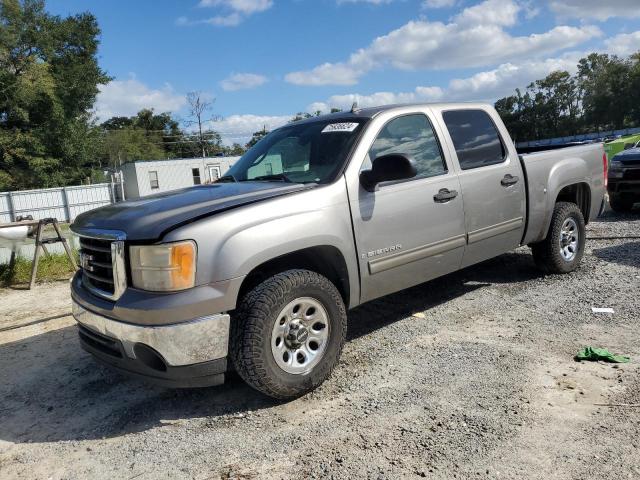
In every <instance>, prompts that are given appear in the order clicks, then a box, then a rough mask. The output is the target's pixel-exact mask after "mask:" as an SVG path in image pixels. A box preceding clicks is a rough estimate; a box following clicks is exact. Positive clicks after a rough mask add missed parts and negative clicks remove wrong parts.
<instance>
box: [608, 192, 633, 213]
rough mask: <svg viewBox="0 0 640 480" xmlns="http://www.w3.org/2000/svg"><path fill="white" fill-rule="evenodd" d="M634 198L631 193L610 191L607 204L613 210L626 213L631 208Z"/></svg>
mask: <svg viewBox="0 0 640 480" xmlns="http://www.w3.org/2000/svg"><path fill="white" fill-rule="evenodd" d="M634 203H635V198H634V197H633V195H629V194H624V193H610V194H609V205H610V206H611V209H612V210H613V211H614V212H618V213H627V212H630V211H631V210H632V209H633V204H634Z"/></svg>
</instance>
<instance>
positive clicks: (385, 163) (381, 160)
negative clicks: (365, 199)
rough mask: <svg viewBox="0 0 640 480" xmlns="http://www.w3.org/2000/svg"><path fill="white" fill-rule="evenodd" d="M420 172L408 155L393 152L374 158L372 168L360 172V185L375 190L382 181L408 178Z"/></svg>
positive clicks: (370, 190) (368, 189)
mask: <svg viewBox="0 0 640 480" xmlns="http://www.w3.org/2000/svg"><path fill="white" fill-rule="evenodd" d="M417 174H418V171H417V170H416V166H415V164H414V163H413V160H411V159H410V158H409V157H408V156H407V155H403V154H401V153H391V154H389V155H383V156H381V157H378V158H376V159H374V160H373V163H372V166H371V170H363V171H362V172H360V185H362V188H364V189H365V190H366V191H368V192H374V191H375V190H376V186H377V185H378V184H379V183H382V182H391V181H394V180H406V179H408V178H413V177H415V176H416V175H417Z"/></svg>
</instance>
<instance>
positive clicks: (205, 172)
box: [122, 157, 240, 200]
mask: <svg viewBox="0 0 640 480" xmlns="http://www.w3.org/2000/svg"><path fill="white" fill-rule="evenodd" d="M239 158H240V157H210V158H179V159H174V160H152V161H137V162H130V163H125V164H124V165H123V166H122V173H123V177H124V195H125V198H126V199H127V200H133V199H136V198H140V197H145V196H147V195H152V194H154V193H159V192H167V191H170V190H177V189H179V188H186V187H191V186H193V185H200V184H203V183H208V182H213V181H215V180H217V179H218V178H220V177H221V176H222V175H224V174H225V173H226V172H227V170H229V168H231V166H232V165H233V164H234V163H235V162H236V160H238V159H239Z"/></svg>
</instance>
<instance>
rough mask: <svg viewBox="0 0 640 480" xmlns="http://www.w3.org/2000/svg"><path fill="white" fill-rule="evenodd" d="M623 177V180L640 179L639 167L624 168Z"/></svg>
mask: <svg viewBox="0 0 640 480" xmlns="http://www.w3.org/2000/svg"><path fill="white" fill-rule="evenodd" d="M623 178H624V180H640V168H634V169H632V170H626V171H625V172H624V177H623Z"/></svg>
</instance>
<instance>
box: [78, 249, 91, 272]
mask: <svg viewBox="0 0 640 480" xmlns="http://www.w3.org/2000/svg"><path fill="white" fill-rule="evenodd" d="M91 261H93V255H88V254H86V253H82V252H81V253H80V266H81V267H82V269H83V270H87V271H88V272H93V267H92V266H91V263H90V262H91Z"/></svg>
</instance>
